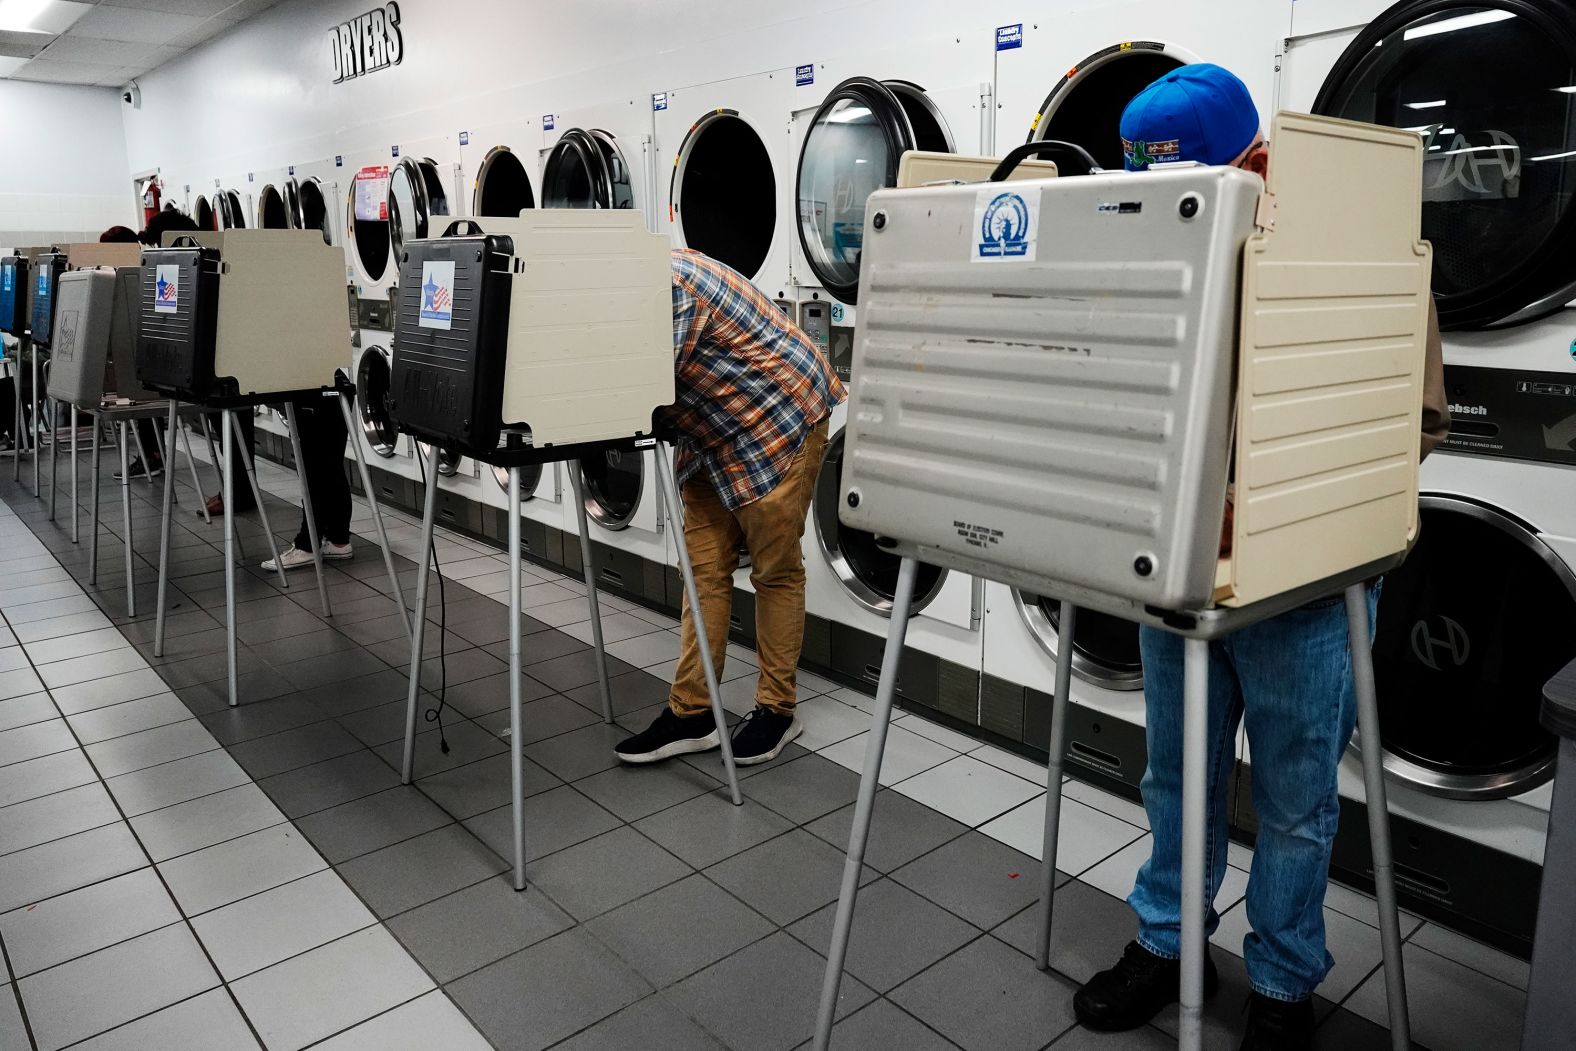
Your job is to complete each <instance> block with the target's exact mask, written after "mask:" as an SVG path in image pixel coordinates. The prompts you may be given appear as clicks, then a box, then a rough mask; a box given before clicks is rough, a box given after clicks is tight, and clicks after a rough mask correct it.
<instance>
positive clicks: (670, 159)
mask: <svg viewBox="0 0 1576 1051" xmlns="http://www.w3.org/2000/svg"><path fill="white" fill-rule="evenodd" d="M793 80H794V71H793V69H792V68H782V69H773V70H767V71H766V72H763V73H756V74H752V75H750V76H743V77H735V78H733V79H730V80H722V81H715V82H712V83H709V84H696V85H693V86H690V87H682V88H673V89H669V90H667V91H662V92H658V93H656V94H655V95H653V97H652V103H651V105H652V108H653V114H652V116H653V128H654V133H655V136H656V147H657V158H658V163H657V170H658V171H659V172H667V173H670V174H669V177H668V185H667V187H666V195H665V197H664V198H663V200H662V202H661V215H660V216H659V221H658V223H657V228H658V229H662V228H663V227H664V226H667V227H670V228H671V230H672V235H673V243H674V245H675V246H676V247H679V248H693V249H695V250H696V251H698V252H704V253H705V254H707V255H709V256H712V257H713V258H715V259H717V260H719V261H720V262H723V263H726V264H728V265H729V266H731V267H733V268H734V269H735V270H738V271H739V272H740V273H742V274H744V276H746V277H748V278H749V279H750V280H752V281H754V282H755V284H756V286H757V287H759V288H760V289H761V291H763V292H765V293H766V295H767V296H768V297H769V298H773V299H779V300H781V299H784V298H785V297H786V293H787V290H788V244H789V241H790V239H791V238H792V236H793V227H792V224H791V205H790V203H789V202H790V201H791V199H792V198H791V189H790V188H791V187H792V185H793V169H792V166H791V161H790V159H789V154H788V137H787V125H786V122H787V116H788V114H789V112H790V111H791V110H792V108H793V104H794V103H793V99H794V95H793V91H794V87H793Z"/></svg>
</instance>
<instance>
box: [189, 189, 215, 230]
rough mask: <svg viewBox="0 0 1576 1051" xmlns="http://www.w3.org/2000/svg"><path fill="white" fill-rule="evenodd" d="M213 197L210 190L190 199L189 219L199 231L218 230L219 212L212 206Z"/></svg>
mask: <svg viewBox="0 0 1576 1051" xmlns="http://www.w3.org/2000/svg"><path fill="white" fill-rule="evenodd" d="M213 197H214V195H213V193H212V191H210V190H204V191H202V192H200V193H198V194H197V196H195V197H193V198H192V205H191V213H190V214H191V217H192V221H193V222H195V223H196V224H197V228H198V229H200V230H218V229H219V212H218V210H217V209H216V208H215V207H214V206H213V203H212V199H213Z"/></svg>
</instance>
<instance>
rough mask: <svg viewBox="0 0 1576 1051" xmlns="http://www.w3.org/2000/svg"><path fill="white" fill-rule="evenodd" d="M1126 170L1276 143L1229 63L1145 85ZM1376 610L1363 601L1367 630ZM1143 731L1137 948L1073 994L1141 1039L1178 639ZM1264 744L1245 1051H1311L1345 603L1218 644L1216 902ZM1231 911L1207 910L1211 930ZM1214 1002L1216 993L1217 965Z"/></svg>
mask: <svg viewBox="0 0 1576 1051" xmlns="http://www.w3.org/2000/svg"><path fill="white" fill-rule="evenodd" d="M1121 135H1122V140H1123V149H1124V151H1125V154H1126V159H1127V167H1128V168H1129V169H1131V170H1143V169H1145V168H1147V167H1148V166H1149V164H1150V163H1158V162H1165V161H1197V162H1201V163H1204V164H1230V165H1235V166H1237V167H1241V168H1245V169H1247V170H1248V171H1251V172H1255V173H1257V174H1258V175H1260V176H1263V175H1266V174H1267V173H1268V171H1269V163H1270V153H1269V144H1268V143H1267V142H1266V141H1265V138H1264V132H1263V130H1262V128H1261V126H1260V124H1259V116H1258V112H1257V110H1256V109H1255V108H1254V105H1253V100H1252V98H1251V97H1250V96H1249V94H1248V89H1247V88H1246V86H1244V85H1243V83H1242V81H1240V80H1238V79H1237V78H1236V77H1235V76H1234V75H1232V74H1231V73H1229V72H1227V71H1226V70H1224V69H1222V68H1220V67H1219V66H1214V65H1209V64H1204V63H1200V64H1197V65H1190V66H1184V67H1182V68H1181V69H1179V70H1176V71H1175V72H1172V73H1168V74H1167V75H1166V76H1164V77H1162V78H1161V79H1160V80H1158V81H1156V82H1155V83H1153V84H1151V85H1150V86H1149V87H1148V88H1146V89H1144V91H1142V92H1141V93H1140V94H1139V95H1138V96H1137V97H1136V98H1134V99H1133V101H1132V102H1131V103H1130V104H1129V105H1128V107H1127V110H1126V112H1125V113H1124V114H1123V115H1122V126H1121ZM1423 386H1424V390H1423V428H1422V431H1423V433H1422V435H1421V442H1422V452H1423V455H1424V456H1426V455H1428V453H1429V452H1430V451H1432V450H1433V449H1434V447H1435V446H1437V445H1438V444H1439V443H1440V442H1441V441H1443V440H1444V438H1445V435H1446V434H1447V433H1448V432H1449V427H1450V416H1449V410H1448V408H1447V406H1446V403H1445V393H1444V366H1443V364H1442V361H1441V356H1440V344H1439V326H1438V318H1437V317H1436V316H1435V315H1434V313H1433V311H1432V310H1430V315H1429V329H1428V350H1427V359H1426V367H1425V370H1424V385H1423ZM1377 600H1378V585H1377V582H1376V583H1375V584H1374V585H1371V586H1370V588H1369V592H1368V606H1369V623H1370V625H1372V623H1373V614H1374V609H1375V606H1376V604H1377ZM1140 646H1141V650H1142V654H1143V662H1144V702H1145V736H1146V738H1147V741H1148V746H1149V766H1148V769H1146V770H1145V772H1144V779H1143V784H1142V787H1143V795H1144V810H1145V812H1146V813H1147V814H1148V815H1149V824H1150V828H1151V829H1152V831H1153V833H1154V835H1153V845H1152V847H1151V848H1150V856H1149V860H1148V861H1147V862H1146V863H1145V864H1144V866H1143V868H1141V869H1140V870H1139V873H1138V878H1137V881H1136V883H1135V885H1134V887H1133V893H1132V895H1131V896H1129V897H1128V899H1127V901H1128V904H1129V905H1130V906H1131V907H1132V909H1133V911H1134V912H1135V913H1137V914H1138V940H1137V941H1135V942H1131V943H1129V944H1128V946H1127V947H1126V949H1125V950H1124V951H1123V953H1122V958H1121V959H1120V960H1118V961H1117V963H1116V965H1115V966H1114V967H1112V968H1111V969H1109V970H1106V971H1102V972H1100V973H1099V974H1097V975H1095V976H1094V977H1093V978H1091V979H1090V980H1089V982H1088V984H1086V985H1084V986H1083V988H1081V989H1079V990H1078V992H1077V993H1076V995H1075V996H1074V997H1073V1008H1074V1011H1075V1013H1076V1014H1077V1016H1078V1019H1079V1021H1080V1022H1082V1023H1083V1024H1084V1025H1085V1026H1087V1027H1088V1028H1090V1029H1101V1030H1125V1029H1134V1028H1137V1027H1139V1026H1141V1025H1143V1024H1144V1023H1146V1022H1148V1021H1149V1020H1150V1019H1151V1018H1152V1017H1154V1015H1155V1014H1156V1013H1157V1012H1158V1011H1160V1009H1161V1008H1163V1007H1165V1006H1166V1005H1168V1004H1171V1003H1174V1002H1175V1001H1176V1000H1177V998H1178V993H1179V989H1180V979H1181V967H1180V964H1179V962H1178V958H1179V957H1180V955H1181V940H1182V938H1181V930H1182V908H1181V897H1182V875H1181V868H1182V666H1183V640H1182V638H1181V636H1179V635H1173V634H1171V633H1170V632H1166V631H1161V630H1158V629H1155V628H1148V627H1145V628H1142V629H1141V631H1140ZM1244 719H1245V720H1246V722H1247V728H1248V743H1249V744H1250V745H1251V746H1252V750H1253V805H1254V809H1255V811H1256V812H1257V814H1258V819H1259V834H1258V842H1257V845H1256V849H1255V851H1254V855H1253V868H1252V872H1251V873H1250V875H1249V877H1248V890H1247V901H1246V908H1247V916H1248V922H1249V924H1250V925H1251V927H1252V930H1251V931H1250V932H1249V934H1248V935H1247V936H1246V937H1245V938H1244V940H1243V959H1244V961H1245V962H1246V964H1247V970H1248V979H1249V981H1250V982H1251V983H1252V986H1253V993H1252V998H1251V1000H1250V1002H1249V1010H1248V1022H1247V1032H1246V1035H1245V1038H1244V1039H1243V1042H1242V1048H1243V1049H1244V1051H1305V1049H1307V1048H1308V1047H1310V1046H1311V1044H1312V1038H1313V1026H1314V1015H1313V1000H1312V997H1313V992H1314V990H1315V989H1317V988H1318V986H1319V983H1320V982H1322V981H1323V980H1324V977H1325V975H1327V974H1328V973H1329V972H1330V968H1331V967H1332V966H1334V963H1335V961H1334V960H1333V959H1331V957H1330V954H1329V951H1328V950H1327V949H1326V948H1325V939H1324V894H1325V888H1326V885H1327V881H1328V877H1329V868H1330V849H1331V845H1332V843H1333V842H1334V839H1335V831H1336V826H1337V824H1338V823H1339V821H1340V800H1339V798H1338V796H1337V794H1336V767H1337V765H1338V764H1339V763H1340V759H1341V755H1342V753H1343V752H1344V751H1345V750H1346V744H1347V742H1348V741H1349V740H1350V739H1351V736H1352V726H1353V723H1354V722H1355V719H1356V702H1355V696H1354V690H1353V686H1352V667H1351V652H1350V649H1349V646H1348V640H1347V624H1346V607H1345V602H1344V601H1343V596H1341V595H1335V596H1333V597H1330V598H1326V599H1320V600H1319V601H1317V602H1312V603H1309V604H1308V605H1306V606H1303V607H1302V608H1300V609H1295V610H1292V611H1290V612H1288V613H1284V614H1282V615H1280V616H1278V617H1273V618H1271V619H1269V620H1266V621H1262V622H1260V623H1258V624H1254V625H1251V626H1249V627H1247V628H1244V629H1243V630H1241V631H1238V632H1236V633H1235V634H1233V635H1231V636H1229V637H1227V638H1224V639H1220V640H1218V641H1215V642H1211V643H1210V644H1209V737H1208V742H1209V759H1208V770H1209V783H1208V796H1207V799H1208V807H1209V814H1208V818H1207V822H1208V823H1207V830H1208V834H1207V839H1206V847H1205V864H1206V871H1207V874H1208V878H1207V882H1206V884H1205V896H1206V899H1207V900H1209V901H1210V902H1213V901H1214V898H1215V895H1216V894H1217V893H1218V892H1219V890H1220V885H1221V881H1222V880H1223V879H1224V877H1225V873H1226V844H1227V841H1228V832H1227V827H1228V826H1227V814H1226V790H1227V778H1228V774H1229V771H1230V770H1231V767H1232V762H1233V760H1234V759H1235V755H1234V749H1235V741H1236V733H1237V725H1238V723H1239V722H1241V721H1243V720H1244ZM1219 922H1220V917H1219V916H1218V915H1217V914H1216V912H1215V910H1214V907H1213V905H1211V906H1210V909H1209V913H1208V917H1207V921H1206V931H1207V932H1208V933H1209V934H1213V933H1214V931H1215V928H1216V927H1217V926H1218V925H1219ZM1204 975H1205V976H1204V995H1205V996H1210V995H1212V994H1213V993H1214V991H1215V989H1216V988H1217V985H1218V978H1217V976H1216V971H1215V967H1214V964H1213V962H1211V961H1209V960H1208V958H1207V955H1206V962H1205V972H1204Z"/></svg>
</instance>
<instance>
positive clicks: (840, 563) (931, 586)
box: [811, 431, 947, 616]
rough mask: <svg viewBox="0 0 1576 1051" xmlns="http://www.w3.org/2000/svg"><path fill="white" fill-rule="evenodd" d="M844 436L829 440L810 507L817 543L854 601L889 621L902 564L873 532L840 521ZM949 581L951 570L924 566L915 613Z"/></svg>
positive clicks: (920, 570)
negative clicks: (838, 511) (887, 617)
mask: <svg viewBox="0 0 1576 1051" xmlns="http://www.w3.org/2000/svg"><path fill="white" fill-rule="evenodd" d="M843 433H844V432H842V431H838V432H837V433H836V434H835V435H833V436H832V437H831V438H830V439H829V440H828V441H827V443H826V452H825V453H824V454H822V457H821V473H820V475H819V476H817V478H816V482H815V497H814V499H813V501H812V503H811V516H812V517H813V518H814V519H815V536H816V540H817V541H818V542H819V545H820V548H821V553H822V554H823V555H824V556H825V557H826V562H827V565H829V566H830V567H831V569H832V572H833V573H834V574H836V576H837V579H838V581H839V582H840V583H841V584H842V585H843V587H844V588H845V589H846V590H847V591H848V594H849V595H850V596H851V597H852V598H853V599H854V601H856V602H858V603H859V604H860V605H861V606H863V607H865V608H866V609H868V610H870V611H872V612H874V613H879V614H881V615H882V616H890V615H891V613H892V601H893V599H894V598H896V596H897V573H898V567H899V566H900V565H901V564H902V559H901V558H899V557H898V556H897V555H894V554H893V553H892V552H890V551H888V550H887V549H886V548H884V547H882V546H881V544H880V542H879V541H878V540H877V539H876V535H875V534H874V533H867V532H865V531H864V530H862V529H854V528H851V527H849V526H846V525H844V524H843V523H842V521H841V520H840V519H839V518H838V517H837V508H838V505H839V503H840V502H841V499H840V495H839V494H841V492H842V489H843ZM946 579H947V571H946V570H944V569H940V568H938V567H936V566H932V565H929V564H927V563H924V562H921V563H919V566H918V567H917V571H916V572H915V574H914V600H913V603H912V604H911V606H910V609H911V611H912V612H914V613H918V612H919V611H920V610H922V609H924V608H925V607H926V606H928V605H930V603H931V602H932V601H933V600H934V599H935V597H936V596H937V595H939V594H940V593H941V586H942V584H944V583H945V582H946Z"/></svg>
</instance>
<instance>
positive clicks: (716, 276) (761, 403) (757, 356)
mask: <svg viewBox="0 0 1576 1051" xmlns="http://www.w3.org/2000/svg"><path fill="white" fill-rule="evenodd" d="M673 357H674V362H675V368H676V373H677V375H676V379H677V391H678V400H677V402H676V403H675V404H674V406H673V408H672V409H670V410H668V420H669V421H670V422H672V423H673V424H675V425H676V426H677V427H678V429H679V431H680V432H682V433H683V435H684V437H685V441H684V442H683V443H682V444H681V445H680V447H679V451H678V478H679V484H681V485H682V484H683V483H684V482H686V481H688V480H689V479H690V478H691V477H692V476H694V475H695V473H696V472H703V473H704V474H705V476H706V477H707V478H708V479H710V481H711V484H712V485H713V486H714V487H715V488H716V490H717V496H718V497H719V498H720V499H721V500H722V506H723V507H726V508H727V509H728V510H730V511H732V510H736V509H737V508H740V507H743V506H744V505H745V504H749V503H753V502H754V501H756V500H759V499H760V498H761V497H763V496H765V495H766V494H767V493H770V492H771V491H772V490H773V489H775V488H776V487H777V483H778V482H780V481H782V477H783V474H784V473H785V472H786V471H787V470H788V464H789V461H790V460H792V459H793V455H794V453H796V452H798V450H799V446H800V445H801V444H802V443H803V442H804V438H805V435H807V434H808V433H809V432H810V430H811V429H812V428H813V427H814V426H815V425H816V424H818V423H820V422H821V421H822V420H824V419H826V417H827V416H828V415H829V414H830V413H831V411H832V406H834V405H836V404H838V403H839V402H841V401H842V400H843V398H844V397H845V396H846V395H845V393H844V391H843V384H842V382H841V381H840V380H839V379H838V378H837V375H836V373H834V372H833V371H832V366H831V364H830V363H829V362H828V361H827V360H826V355H825V354H823V353H821V351H820V350H819V349H818V348H817V347H816V345H815V344H814V343H811V342H810V340H809V339H808V338H807V337H806V336H805V334H804V333H803V332H801V331H800V330H799V327H798V326H797V325H795V324H794V323H793V322H792V321H790V320H789V319H788V317H787V316H786V315H785V314H784V313H783V312H782V311H781V310H779V309H778V308H777V305H776V304H774V303H773V302H772V301H771V300H769V299H767V298H766V297H765V296H764V295H762V294H761V293H760V291H759V290H758V289H757V288H756V287H755V286H754V285H752V284H750V282H749V281H748V280H746V279H745V277H744V276H743V275H742V274H740V273H738V272H737V271H735V270H732V269H730V268H729V267H726V266H724V265H723V264H721V263H719V262H717V261H716V260H714V259H710V258H708V257H706V256H704V255H701V254H700V253H699V252H693V251H689V250H687V249H678V250H675V251H674V253H673Z"/></svg>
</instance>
